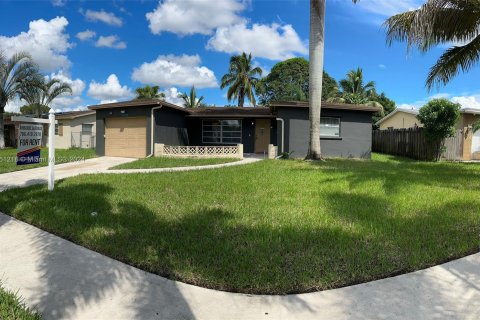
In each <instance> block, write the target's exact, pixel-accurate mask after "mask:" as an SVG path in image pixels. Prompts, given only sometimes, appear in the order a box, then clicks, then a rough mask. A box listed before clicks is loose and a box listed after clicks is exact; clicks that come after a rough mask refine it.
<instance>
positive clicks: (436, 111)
mask: <svg viewBox="0 0 480 320" xmlns="http://www.w3.org/2000/svg"><path fill="white" fill-rule="evenodd" d="M459 118H460V104H458V103H453V102H451V101H449V100H447V99H433V100H431V101H429V102H428V103H427V104H426V105H424V106H423V107H422V108H421V109H420V112H419V114H418V116H417V119H418V120H419V121H420V122H421V123H422V124H423V126H424V132H425V137H426V138H427V140H428V141H430V142H431V143H432V144H433V147H434V155H433V156H434V158H435V160H437V161H438V160H439V159H440V155H441V154H442V148H443V143H444V141H445V138H448V137H452V136H454V135H455V124H456V123H457V121H458V119H459Z"/></svg>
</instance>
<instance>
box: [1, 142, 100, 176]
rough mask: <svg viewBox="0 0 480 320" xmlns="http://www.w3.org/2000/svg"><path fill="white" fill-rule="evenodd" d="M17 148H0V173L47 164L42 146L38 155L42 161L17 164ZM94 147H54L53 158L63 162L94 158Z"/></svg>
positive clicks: (46, 150)
mask: <svg viewBox="0 0 480 320" xmlns="http://www.w3.org/2000/svg"><path fill="white" fill-rule="evenodd" d="M16 156H17V150H16V149H13V148H7V149H3V150H0V174H1V173H6V172H12V171H19V170H25V169H32V168H38V167H45V166H47V165H48V149H47V148H44V149H42V150H41V151H40V157H41V158H42V162H40V163H38V164H27V165H23V166H17V163H16ZM94 157H96V155H95V150H94V149H77V148H75V149H56V150H55V160H56V163H57V164H59V163H65V162H72V161H79V160H82V159H89V158H94Z"/></svg>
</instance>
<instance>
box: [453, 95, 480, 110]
mask: <svg viewBox="0 0 480 320" xmlns="http://www.w3.org/2000/svg"><path fill="white" fill-rule="evenodd" d="M451 100H452V102H455V103H460V104H461V105H462V108H477V109H478V108H480V95H473V96H459V97H453V98H452V99H451Z"/></svg>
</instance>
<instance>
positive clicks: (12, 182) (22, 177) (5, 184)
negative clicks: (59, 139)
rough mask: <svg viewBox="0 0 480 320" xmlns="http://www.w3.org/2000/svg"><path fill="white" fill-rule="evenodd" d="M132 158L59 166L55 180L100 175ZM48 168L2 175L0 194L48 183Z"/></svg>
mask: <svg viewBox="0 0 480 320" xmlns="http://www.w3.org/2000/svg"><path fill="white" fill-rule="evenodd" d="M135 160H136V159H132V158H117V157H99V158H92V159H87V160H85V161H79V162H69V163H63V164H57V165H56V166H55V180H59V179H65V178H69V177H73V176H77V175H80V174H85V173H100V172H104V171H107V169H108V168H110V167H113V166H116V165H120V164H123V163H127V162H132V161H135ZM47 174H48V167H41V168H34V169H28V170H21V171H15V172H9V173H3V174H0V192H1V191H4V190H6V189H10V188H14V187H25V186H29V185H33V184H43V183H47Z"/></svg>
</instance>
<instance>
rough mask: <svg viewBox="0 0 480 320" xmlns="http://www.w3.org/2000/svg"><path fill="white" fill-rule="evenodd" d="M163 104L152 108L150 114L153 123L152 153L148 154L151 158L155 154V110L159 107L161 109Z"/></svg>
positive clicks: (151, 128) (151, 130)
mask: <svg viewBox="0 0 480 320" xmlns="http://www.w3.org/2000/svg"><path fill="white" fill-rule="evenodd" d="M162 107H163V105H160V106H158V107H153V108H152V110H151V115H150V120H151V123H150V154H149V155H148V156H147V158H150V157H151V156H153V153H154V147H155V144H154V140H155V139H154V137H153V136H154V134H155V113H154V111H155V110H157V109H160V108H162Z"/></svg>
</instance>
